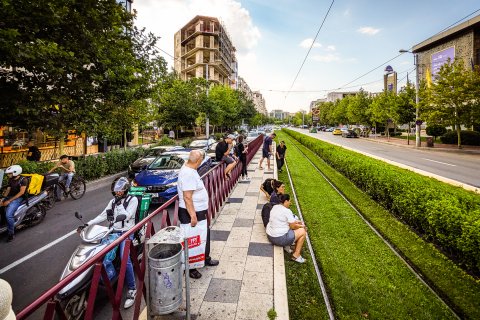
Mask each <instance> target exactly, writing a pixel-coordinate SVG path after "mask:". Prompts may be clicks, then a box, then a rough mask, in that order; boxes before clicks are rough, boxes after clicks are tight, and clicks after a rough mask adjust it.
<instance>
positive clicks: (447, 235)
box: [284, 129, 480, 274]
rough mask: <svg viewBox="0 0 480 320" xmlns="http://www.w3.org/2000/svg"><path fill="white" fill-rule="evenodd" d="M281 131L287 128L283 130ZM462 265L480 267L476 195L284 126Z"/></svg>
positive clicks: (479, 214)
mask: <svg viewBox="0 0 480 320" xmlns="http://www.w3.org/2000/svg"><path fill="white" fill-rule="evenodd" d="M284 130H285V129H284ZM285 131H286V132H287V133H288V134H289V135H290V136H292V137H293V138H294V139H296V140H297V141H299V142H300V143H302V144H303V145H305V146H306V147H307V148H309V149H310V150H312V151H313V152H315V153H316V154H317V155H319V156H320V157H321V158H322V159H323V160H324V161H325V162H327V163H328V164H329V165H330V166H332V167H334V168H335V169H336V170H338V171H339V172H341V173H342V174H343V175H345V176H346V177H347V178H349V179H350V180H351V181H352V182H353V183H354V184H355V185H356V186H357V187H359V188H360V189H361V190H363V191H364V192H366V193H367V194H368V195H369V196H370V197H371V198H372V199H373V200H375V201H376V202H378V203H379V204H380V205H382V206H383V207H385V208H386V209H387V210H389V211H390V212H392V213H393V214H394V215H395V216H396V217H397V218H399V219H400V220H402V221H403V222H405V223H406V224H408V225H409V226H411V227H412V228H413V229H415V230H416V231H417V232H418V233H420V234H421V235H422V236H424V237H425V238H426V239H427V240H429V241H432V242H433V243H435V244H436V245H438V246H440V247H441V248H443V250H444V251H445V252H446V253H447V254H448V255H449V256H450V257H452V258H454V260H456V261H457V262H458V263H459V264H460V265H461V266H463V267H464V268H466V269H467V270H469V271H471V272H474V273H476V274H479V271H480V196H479V195H477V194H475V193H473V192H469V191H466V190H464V189H462V188H459V187H454V186H451V185H448V184H446V183H443V182H440V181H438V180H435V179H433V178H428V177H425V176H421V175H419V174H417V173H414V172H412V171H409V170H405V169H401V168H398V167H395V166H393V165H390V164H387V163H385V162H383V161H380V160H375V159H372V158H370V157H367V156H364V155H361V154H359V153H356V152H353V151H349V150H346V149H344V148H341V147H337V146H334V145H331V144H329V143H326V142H323V141H320V140H318V139H315V138H311V137H308V136H305V135H303V134H301V133H298V132H295V131H291V130H285Z"/></svg>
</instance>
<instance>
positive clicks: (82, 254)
mask: <svg viewBox="0 0 480 320" xmlns="http://www.w3.org/2000/svg"><path fill="white" fill-rule="evenodd" d="M75 217H76V218H77V219H79V220H80V221H81V222H82V223H83V227H84V228H83V230H82V231H81V232H80V238H81V239H82V243H80V244H79V245H78V247H77V248H76V249H75V251H74V252H73V254H72V256H71V257H70V259H69V261H68V263H67V265H66V266H65V269H64V270H63V273H62V276H61V277H60V280H62V279H64V278H65V277H66V276H68V275H69V274H71V273H72V272H73V271H75V270H77V269H78V268H79V267H80V266H82V265H83V264H85V263H86V262H87V261H89V260H90V259H91V258H92V257H93V256H95V255H96V254H97V253H98V252H100V251H102V250H103V249H104V248H105V247H107V246H108V245H109V244H110V243H112V242H113V241H115V240H116V239H117V238H118V236H119V234H118V233H116V232H115V230H114V228H113V225H114V223H115V222H120V221H123V220H125V219H126V216H125V215H123V214H122V215H118V216H117V217H116V219H115V221H111V222H110V223H109V225H108V227H105V226H100V225H91V226H90V225H87V224H86V223H85V222H84V221H83V220H82V216H81V215H80V214H79V213H78V212H75ZM133 244H134V246H136V247H137V246H138V247H139V248H138V249H137V252H141V250H140V248H141V245H140V243H139V242H138V241H137V240H136V239H135V240H134V241H133ZM113 250H115V251H114V252H115V258H114V260H113V261H110V264H109V265H110V266H112V265H113V268H114V269H115V270H109V269H108V268H107V264H106V262H107V261H106V259H104V265H105V267H106V271H107V274H108V275H109V278H110V275H111V274H113V275H114V276H113V277H112V278H111V279H110V281H111V283H112V284H113V283H115V282H116V280H117V277H118V273H119V270H120V265H121V259H120V252H119V251H120V250H119V247H118V246H117V247H116V248H115V249H113ZM108 255H110V252H109V253H108V254H107V256H108ZM93 271H94V268H93V266H92V267H90V268H88V269H87V270H86V271H85V272H83V273H82V274H81V275H79V276H78V277H76V278H75V279H74V280H72V282H70V283H69V284H68V285H67V286H65V287H63V289H62V290H60V291H59V292H58V294H57V296H56V298H57V300H59V301H60V304H61V306H62V309H63V310H64V313H65V315H66V317H67V319H69V320H77V319H82V318H83V315H84V313H85V311H86V309H87V300H88V291H89V290H88V289H89V287H90V284H91V282H92V277H93ZM112 271H113V272H112ZM100 286H103V283H102V282H101V283H100Z"/></svg>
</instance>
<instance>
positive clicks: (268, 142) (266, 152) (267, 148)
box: [258, 133, 277, 170]
mask: <svg viewBox="0 0 480 320" xmlns="http://www.w3.org/2000/svg"><path fill="white" fill-rule="evenodd" d="M276 136H277V135H276V134H275V133H272V134H271V135H270V136H269V137H266V138H265V140H263V148H262V159H260V164H259V165H258V168H259V169H260V170H262V169H263V167H262V164H263V160H264V159H265V158H267V167H268V170H271V168H270V156H271V155H272V154H273V150H272V144H273V139H275V137H276Z"/></svg>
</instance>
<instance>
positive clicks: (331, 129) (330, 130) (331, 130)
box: [325, 127, 335, 132]
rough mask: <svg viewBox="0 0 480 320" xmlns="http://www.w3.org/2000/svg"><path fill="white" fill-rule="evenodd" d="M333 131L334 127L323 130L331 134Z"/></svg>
mask: <svg viewBox="0 0 480 320" xmlns="http://www.w3.org/2000/svg"><path fill="white" fill-rule="evenodd" d="M333 130H335V127H330V128H327V129H325V131H326V132H333Z"/></svg>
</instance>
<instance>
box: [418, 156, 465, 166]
mask: <svg viewBox="0 0 480 320" xmlns="http://www.w3.org/2000/svg"><path fill="white" fill-rule="evenodd" d="M422 159H423V160H427V161H432V162H436V163H440V164H444V165H446V166H450V167H456V166H457V165H455V164H450V163H445V162H440V161H436V160H432V159H427V158H422Z"/></svg>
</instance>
